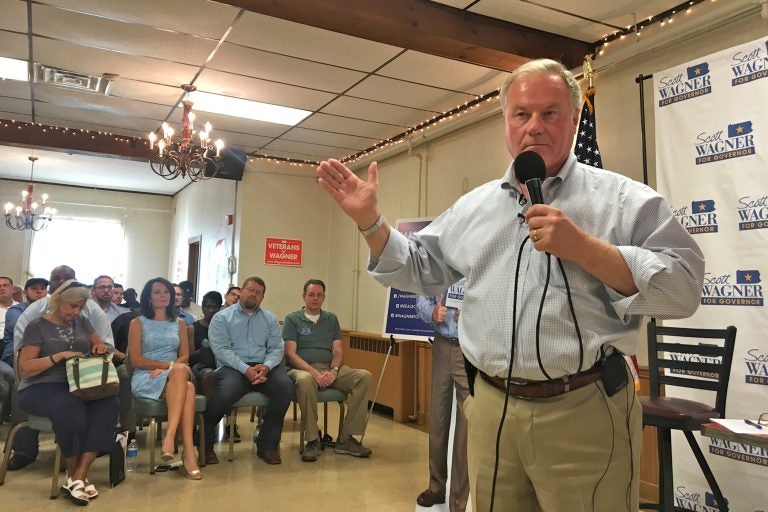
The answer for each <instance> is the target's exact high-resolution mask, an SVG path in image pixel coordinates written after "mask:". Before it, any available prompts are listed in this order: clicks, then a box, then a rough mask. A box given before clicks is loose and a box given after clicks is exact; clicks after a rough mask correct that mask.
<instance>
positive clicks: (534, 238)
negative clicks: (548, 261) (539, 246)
mask: <svg viewBox="0 0 768 512" xmlns="http://www.w3.org/2000/svg"><path fill="white" fill-rule="evenodd" d="M531 238H533V241H534V242H538V241H539V235H538V234H537V233H536V230H535V229H534V230H533V231H531Z"/></svg>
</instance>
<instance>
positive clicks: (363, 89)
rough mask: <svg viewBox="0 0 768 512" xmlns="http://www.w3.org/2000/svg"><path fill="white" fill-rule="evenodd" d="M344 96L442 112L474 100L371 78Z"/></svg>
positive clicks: (443, 91)
mask: <svg viewBox="0 0 768 512" xmlns="http://www.w3.org/2000/svg"><path fill="white" fill-rule="evenodd" d="M346 95H348V96H354V97H358V98H365V99H369V100H376V101H381V102H384V103H391V104H393V105H401V106H405V107H412V108H418V109H421V110H428V109H429V110H431V111H432V112H442V111H444V110H449V109H451V108H453V107H455V106H458V105H461V104H462V103H465V102H467V101H470V100H473V99H475V97H474V96H470V95H468V94H464V93H455V92H451V91H446V90H443V89H436V88H434V87H427V86H425V85H419V84H414V83H410V82H404V81H402V80H395V79H393V78H386V77H381V76H371V77H369V78H366V79H365V80H363V82H362V83H360V84H358V85H356V86H355V87H353V88H352V89H350V90H349V91H348V92H347V93H346Z"/></svg>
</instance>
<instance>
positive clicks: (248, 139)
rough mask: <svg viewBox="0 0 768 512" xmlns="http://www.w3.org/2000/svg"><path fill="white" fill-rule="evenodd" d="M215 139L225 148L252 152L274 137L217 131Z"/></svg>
mask: <svg viewBox="0 0 768 512" xmlns="http://www.w3.org/2000/svg"><path fill="white" fill-rule="evenodd" d="M216 138H221V140H223V141H224V144H226V145H227V147H231V148H237V149H240V150H241V151H252V150H253V149H256V148H260V147H262V146H263V145H265V144H267V143H269V141H271V140H272V139H273V138H274V137H265V136H262V135H252V134H250V133H240V132H230V131H227V130H220V129H217V130H216Z"/></svg>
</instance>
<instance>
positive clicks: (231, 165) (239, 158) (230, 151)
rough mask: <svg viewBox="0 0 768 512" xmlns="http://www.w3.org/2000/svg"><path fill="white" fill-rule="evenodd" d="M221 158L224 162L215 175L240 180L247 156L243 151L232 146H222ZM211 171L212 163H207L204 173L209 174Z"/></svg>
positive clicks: (225, 178)
mask: <svg viewBox="0 0 768 512" xmlns="http://www.w3.org/2000/svg"><path fill="white" fill-rule="evenodd" d="M221 158H222V159H223V162H224V163H223V165H222V166H221V169H219V172H218V173H217V174H216V177H217V178H221V179H223V180H236V181H240V180H242V179H243V171H244V170H245V162H247V161H248V156H247V155H246V153H245V151H241V150H239V149H234V148H224V149H222V150H221ZM212 173H213V165H210V164H209V165H208V166H207V167H206V169H205V175H206V176H210V175H211V174H212Z"/></svg>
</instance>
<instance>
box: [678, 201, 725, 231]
mask: <svg viewBox="0 0 768 512" xmlns="http://www.w3.org/2000/svg"><path fill="white" fill-rule="evenodd" d="M673 213H674V215H675V218H676V219H677V220H678V221H679V222H680V224H682V225H683V227H684V228H685V229H687V230H688V232H689V233H690V234H692V235H698V234H700V233H717V213H716V212H715V200H714V199H704V200H702V201H693V202H691V211H690V212H689V211H688V206H687V205H686V206H683V207H681V208H678V209H677V210H675V211H674V212H673Z"/></svg>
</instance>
